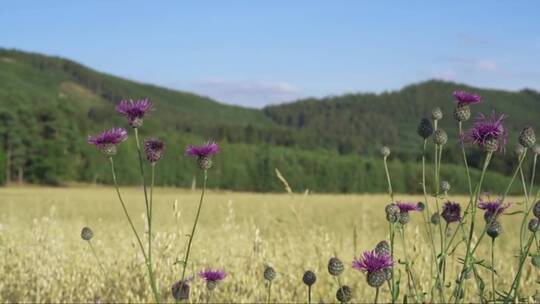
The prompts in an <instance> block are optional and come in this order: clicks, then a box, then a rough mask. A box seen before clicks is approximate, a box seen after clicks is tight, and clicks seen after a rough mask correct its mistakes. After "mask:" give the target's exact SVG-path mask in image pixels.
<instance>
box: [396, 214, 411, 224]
mask: <svg viewBox="0 0 540 304" xmlns="http://www.w3.org/2000/svg"><path fill="white" fill-rule="evenodd" d="M410 219H411V216H410V215H409V212H406V211H405V212H400V213H399V214H398V222H399V223H400V224H401V225H405V224H407V223H408V222H409V220H410Z"/></svg>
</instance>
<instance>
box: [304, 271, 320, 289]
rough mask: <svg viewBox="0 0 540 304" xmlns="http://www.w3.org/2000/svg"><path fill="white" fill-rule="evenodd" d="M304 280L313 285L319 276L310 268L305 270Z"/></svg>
mask: <svg viewBox="0 0 540 304" xmlns="http://www.w3.org/2000/svg"><path fill="white" fill-rule="evenodd" d="M302 281H303V282H304V284H306V285H307V286H311V285H313V284H315V282H316V281H317V276H316V275H315V273H314V272H313V271H311V270H308V271H306V272H304V276H303V277H302Z"/></svg>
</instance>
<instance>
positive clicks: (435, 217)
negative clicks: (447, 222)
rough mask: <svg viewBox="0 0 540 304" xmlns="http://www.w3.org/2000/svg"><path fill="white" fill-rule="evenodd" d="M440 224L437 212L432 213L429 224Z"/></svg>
mask: <svg viewBox="0 0 540 304" xmlns="http://www.w3.org/2000/svg"><path fill="white" fill-rule="evenodd" d="M440 222H441V216H440V215H439V214H438V213H437V212H435V213H433V215H432V216H431V223H432V224H433V225H439V223H440Z"/></svg>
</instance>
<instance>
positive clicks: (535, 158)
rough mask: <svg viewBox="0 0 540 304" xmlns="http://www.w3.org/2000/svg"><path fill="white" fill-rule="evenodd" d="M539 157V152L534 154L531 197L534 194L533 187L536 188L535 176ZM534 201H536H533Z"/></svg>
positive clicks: (530, 188)
mask: <svg viewBox="0 0 540 304" xmlns="http://www.w3.org/2000/svg"><path fill="white" fill-rule="evenodd" d="M537 158H538V154H536V153H535V154H534V158H533V169H532V174H531V185H530V186H529V197H531V195H532V191H533V188H534V178H535V177H536V176H535V175H536V160H537ZM533 203H534V202H533Z"/></svg>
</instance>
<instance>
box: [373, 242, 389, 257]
mask: <svg viewBox="0 0 540 304" xmlns="http://www.w3.org/2000/svg"><path fill="white" fill-rule="evenodd" d="M375 252H376V253H377V254H378V255H387V256H390V255H391V252H390V245H389V244H388V242H387V241H380V242H379V243H378V244H377V246H375Z"/></svg>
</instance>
